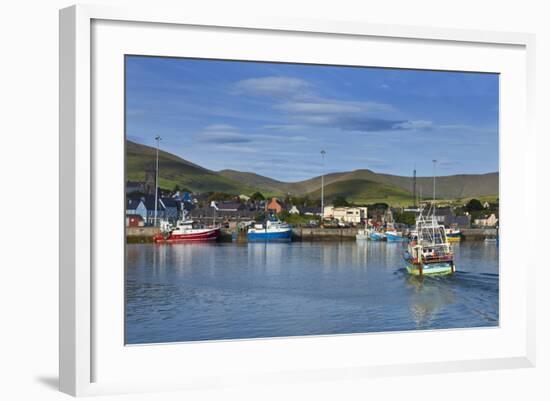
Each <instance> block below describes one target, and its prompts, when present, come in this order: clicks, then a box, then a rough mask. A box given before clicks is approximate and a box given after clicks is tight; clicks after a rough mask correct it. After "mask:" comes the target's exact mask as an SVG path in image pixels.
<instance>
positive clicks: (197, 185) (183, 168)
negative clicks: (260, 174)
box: [126, 140, 254, 195]
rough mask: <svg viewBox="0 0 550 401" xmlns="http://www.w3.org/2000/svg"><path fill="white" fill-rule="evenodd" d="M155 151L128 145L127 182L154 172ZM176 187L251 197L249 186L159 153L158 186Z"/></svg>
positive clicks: (131, 143)
mask: <svg viewBox="0 0 550 401" xmlns="http://www.w3.org/2000/svg"><path fill="white" fill-rule="evenodd" d="M155 157H156V149H155V148H152V147H150V146H145V145H141V144H138V143H135V142H132V141H128V140H127V141H126V179H127V180H134V181H143V180H144V179H145V170H147V169H150V168H154V166H155ZM175 185H179V186H180V187H181V188H183V187H186V188H188V189H190V190H191V191H194V192H209V191H220V192H227V193H233V194H237V195H238V194H242V193H245V194H250V193H253V192H254V189H253V188H251V187H249V186H248V185H247V184H245V183H242V182H239V181H235V180H232V179H230V178H227V177H223V176H221V175H219V174H218V173H216V172H214V171H211V170H208V169H205V168H203V167H200V166H198V165H196V164H193V163H190V162H188V161H186V160H184V159H182V158H180V157H178V156H175V155H173V154H171V153H168V152H164V151H160V152H159V186H160V187H162V188H167V189H172V188H174V186H175Z"/></svg>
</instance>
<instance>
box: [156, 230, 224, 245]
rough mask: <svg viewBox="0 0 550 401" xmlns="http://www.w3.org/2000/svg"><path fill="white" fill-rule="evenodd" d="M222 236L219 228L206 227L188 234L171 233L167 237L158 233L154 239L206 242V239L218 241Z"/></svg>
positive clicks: (169, 241)
mask: <svg viewBox="0 0 550 401" xmlns="http://www.w3.org/2000/svg"><path fill="white" fill-rule="evenodd" d="M219 236H220V229H219V228H212V229H205V230H201V231H199V232H194V233H186V234H170V235H168V236H167V237H165V236H163V235H161V234H157V235H156V236H155V237H154V238H153V241H154V242H156V243H168V244H174V243H184V242H204V241H216V240H217V239H218V237H219Z"/></svg>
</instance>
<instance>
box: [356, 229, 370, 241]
mask: <svg viewBox="0 0 550 401" xmlns="http://www.w3.org/2000/svg"><path fill="white" fill-rule="evenodd" d="M370 232H371V230H369V229H368V228H366V229H364V230H358V231H357V234H356V235H355V239H356V240H357V241H366V240H368V239H369V236H370Z"/></svg>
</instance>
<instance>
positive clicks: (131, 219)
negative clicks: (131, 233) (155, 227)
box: [126, 214, 145, 227]
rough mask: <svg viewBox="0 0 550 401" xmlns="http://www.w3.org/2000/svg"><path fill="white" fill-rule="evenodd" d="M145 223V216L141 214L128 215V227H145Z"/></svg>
mask: <svg viewBox="0 0 550 401" xmlns="http://www.w3.org/2000/svg"><path fill="white" fill-rule="evenodd" d="M144 225H145V223H144V221H143V218H142V217H141V215H139V214H127V215H126V227H143V226H144Z"/></svg>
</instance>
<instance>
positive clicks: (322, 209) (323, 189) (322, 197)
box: [321, 150, 327, 224]
mask: <svg viewBox="0 0 550 401" xmlns="http://www.w3.org/2000/svg"><path fill="white" fill-rule="evenodd" d="M326 153H327V152H325V151H324V150H321V159H322V171H321V224H323V217H324V215H325V154H326Z"/></svg>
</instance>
